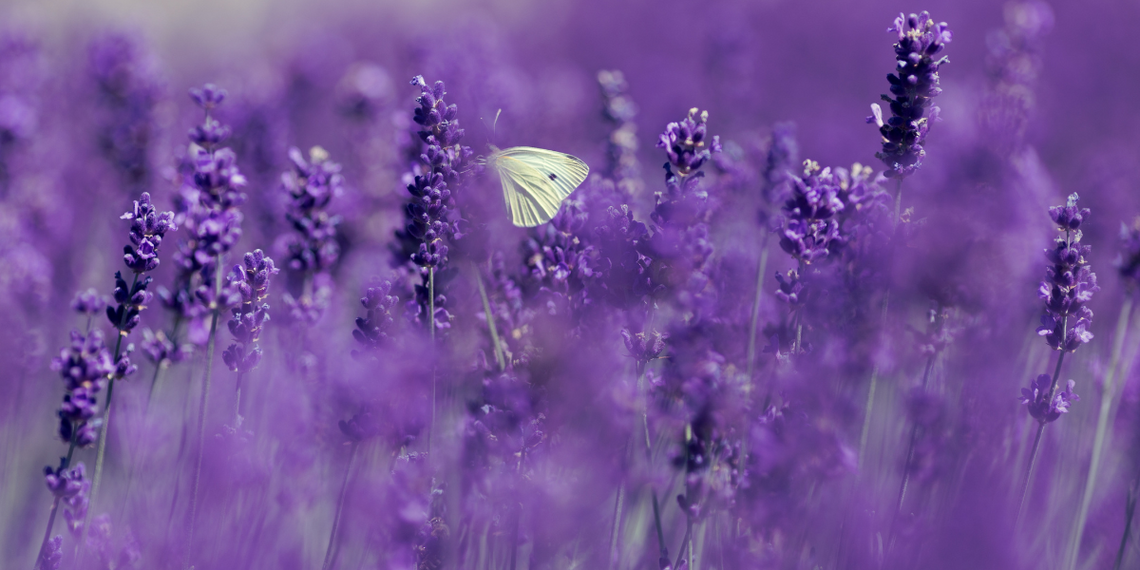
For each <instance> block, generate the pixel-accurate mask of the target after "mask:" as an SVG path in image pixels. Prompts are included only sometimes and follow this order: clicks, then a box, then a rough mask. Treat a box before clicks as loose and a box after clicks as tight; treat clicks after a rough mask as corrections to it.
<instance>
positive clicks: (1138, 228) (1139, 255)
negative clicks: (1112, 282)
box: [1113, 217, 1140, 293]
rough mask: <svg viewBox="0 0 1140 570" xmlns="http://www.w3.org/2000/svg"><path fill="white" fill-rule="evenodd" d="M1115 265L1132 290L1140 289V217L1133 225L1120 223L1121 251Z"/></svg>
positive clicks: (1117, 255)
mask: <svg viewBox="0 0 1140 570" xmlns="http://www.w3.org/2000/svg"><path fill="white" fill-rule="evenodd" d="M1113 265H1114V266H1115V267H1116V270H1117V271H1119V272H1120V278H1121V279H1123V280H1124V283H1125V285H1126V286H1127V287H1128V290H1129V291H1130V292H1133V293H1135V292H1136V291H1138V290H1140V288H1138V287H1137V286H1138V285H1140V217H1138V218H1136V219H1135V220H1133V222H1132V225H1131V226H1129V225H1126V224H1124V223H1121V224H1120V252H1119V253H1117V254H1116V260H1115V261H1114V262H1113Z"/></svg>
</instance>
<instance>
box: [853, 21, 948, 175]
mask: <svg viewBox="0 0 1140 570" xmlns="http://www.w3.org/2000/svg"><path fill="white" fill-rule="evenodd" d="M887 31H888V32H896V33H897V34H898V39H899V41H898V42H897V43H896V44H895V59H896V60H897V63H896V68H895V72H894V73H892V74H890V75H887V80H888V81H889V82H890V84H891V94H890V95H883V96H882V98H883V100H884V101H886V102H887V103H889V104H890V109H891V117H890V118H889V119H887V120H886V121H884V120H883V112H882V109H880V107H879V105H878V104H872V105H871V110H872V112H873V115H872V116H871V117H868V118H867V122H869V123H875V124H876V125H878V127H879V134H881V135H882V137H883V150H882V151H880V152H878V153H876V154H875V156H877V157H878V158H879V160H882V161H883V163H884V164H886V165H887V173H886V174H887V176H888V177H891V178H905V177H907V176H910V175H911V174H913V173H914V172H915V171H916V170H918V168H919V167H920V166H922V159H923V158H925V157H926V151H925V150H924V149H923V146H922V145H923V142H924V141H925V140H926V133H927V132H928V131H929V130H930V123H931V122H933V121H936V120H938V107H934V106H932V102H933V100H934V98H935V97H937V96H938V94H940V93H942V88H941V87H939V86H938V68H939V67H941V66H942V64H944V63H947V62H948V61H949V59H948V58H946V57H945V56H942V57H939V58H937V59H935V57H936V56H937V55H938V54H939V53H941V52H942V48H944V47H945V46H946V44H948V43H950V39H951V34H950V28H949V27H948V26H947V24H946V23H945V22H943V23H936V22H935V21H934V20H933V19H931V17H930V14H929V13H927V12H922V13H921V14H911V15H909V16H906V15H903V14H899V17H898V18H896V19H895V23H894V25H893V26H891V27H890V28H887Z"/></svg>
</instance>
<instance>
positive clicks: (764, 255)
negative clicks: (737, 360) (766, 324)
mask: <svg viewBox="0 0 1140 570" xmlns="http://www.w3.org/2000/svg"><path fill="white" fill-rule="evenodd" d="M769 236H770V234H768V233H767V232H765V233H764V239H763V240H762V241H761V242H760V266H759V268H758V269H757V271H756V297H755V298H754V299H753V300H752V322H751V323H750V325H749V327H748V367H747V369H746V370H747V376H748V381H749V382H752V373H753V371H754V370H755V368H756V332H757V329H758V328H759V326H760V298H761V296H762V294H763V292H764V275H765V274H766V273H767V272H768V237H769Z"/></svg>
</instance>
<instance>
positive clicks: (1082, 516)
mask: <svg viewBox="0 0 1140 570" xmlns="http://www.w3.org/2000/svg"><path fill="white" fill-rule="evenodd" d="M1131 320H1132V297H1131V296H1127V297H1125V298H1124V306H1122V307H1121V309H1120V318H1119V319H1118V320H1117V322H1116V336H1115V337H1114V338H1113V343H1112V358H1111V360H1110V361H1109V363H1108V373H1107V374H1106V375H1105V379H1104V392H1103V394H1102V395H1101V399H1100V414H1099V415H1098V416H1097V421H1096V436H1095V438H1094V440H1093V450H1092V458H1091V459H1089V472H1088V476H1087V477H1086V478H1085V490H1084V493H1083V494H1082V495H1081V506H1080V509H1079V510H1078V512H1077V518H1076V520H1075V522H1074V525H1073V532H1072V534H1071V535H1070V538H1069V550H1068V553H1069V554H1068V560H1067V564H1066V565H1065V567H1066V568H1069V569H1072V568H1076V566H1077V558H1078V556H1079V555H1080V550H1081V538H1082V536H1083V535H1084V531H1085V522H1086V521H1087V520H1088V514H1089V505H1091V504H1092V495H1093V489H1094V488H1095V487H1096V480H1097V476H1098V475H1099V474H1100V463H1101V454H1102V453H1103V452H1104V447H1105V439H1106V436H1107V434H1108V416H1109V410H1110V409H1111V408H1112V400H1113V396H1114V394H1113V392H1114V390H1115V387H1116V383H1115V381H1116V369H1117V366H1119V364H1120V354H1121V353H1122V352H1123V351H1124V336H1125V334H1126V333H1127V331H1128V323H1129V321H1131Z"/></svg>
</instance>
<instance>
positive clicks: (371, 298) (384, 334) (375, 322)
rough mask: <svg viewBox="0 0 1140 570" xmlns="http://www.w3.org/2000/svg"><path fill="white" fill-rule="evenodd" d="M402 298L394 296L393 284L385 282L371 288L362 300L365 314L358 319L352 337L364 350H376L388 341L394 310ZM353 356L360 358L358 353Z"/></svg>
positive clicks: (354, 352) (355, 352)
mask: <svg viewBox="0 0 1140 570" xmlns="http://www.w3.org/2000/svg"><path fill="white" fill-rule="evenodd" d="M398 302H400V298H399V297H397V296H396V295H393V294H392V282H391V281H385V282H383V283H380V284H379V285H377V286H375V287H369V288H368V290H367V291H365V292H364V296H363V297H361V298H360V304H361V305H364V311H365V314H364V316H363V317H357V319H356V328H355V329H353V330H352V337H353V338H354V339H356V342H358V343H360V344H361V346H362V347H363V349H364V350H374V349H375V348H377V347H378V346H380V344H381V343H383V342H384V341H386V340H387V339H388V337H389V335H390V332H391V329H392V326H393V325H394V323H395V321H394V319H393V318H392V309H393V308H394V307H395V306H396V303H398ZM352 354H353V356H359V353H358V352H357V351H355V350H354V351H353V352H352Z"/></svg>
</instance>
